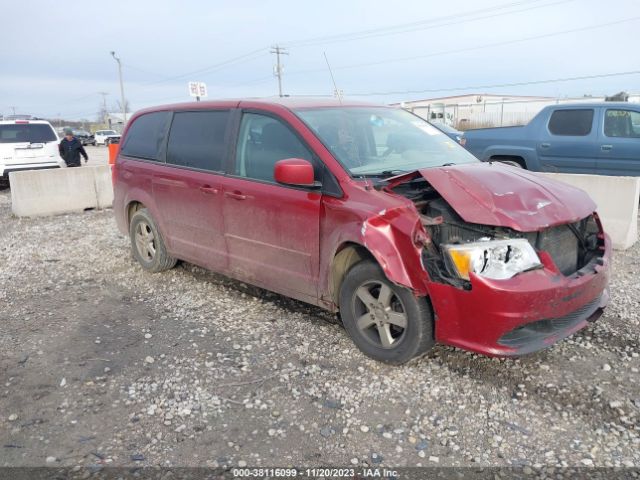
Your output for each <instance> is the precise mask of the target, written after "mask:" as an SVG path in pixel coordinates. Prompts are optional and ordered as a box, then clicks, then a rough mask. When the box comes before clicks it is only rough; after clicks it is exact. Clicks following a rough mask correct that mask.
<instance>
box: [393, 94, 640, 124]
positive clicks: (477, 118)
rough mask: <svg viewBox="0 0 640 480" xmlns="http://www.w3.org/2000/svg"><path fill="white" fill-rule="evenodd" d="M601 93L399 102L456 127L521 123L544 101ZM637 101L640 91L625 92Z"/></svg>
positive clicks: (591, 99) (588, 99)
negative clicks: (567, 96)
mask: <svg viewBox="0 0 640 480" xmlns="http://www.w3.org/2000/svg"><path fill="white" fill-rule="evenodd" d="M604 100H605V97H592V96H585V97H578V98H554V97H535V96H522V95H496V94H488V93H474V94H466V95H456V96H451V97H438V98H429V99H425V100H412V101H407V102H402V103H400V104H395V105H400V106H402V107H403V108H406V109H407V110H409V111H411V112H413V113H415V114H416V115H419V116H421V117H423V118H425V119H427V120H429V121H430V122H441V123H446V124H447V125H451V126H453V127H456V128H458V129H460V130H467V129H469V128H482V127H493V126H497V127H499V126H508V125H524V124H525V123H527V122H528V121H529V120H531V119H532V118H533V117H534V116H535V115H536V114H537V113H538V112H539V111H540V110H542V109H543V108H544V107H546V106H547V105H553V104H557V103H575V102H594V101H596V102H597V101H604ZM628 101H630V102H640V94H631V95H629V96H628Z"/></svg>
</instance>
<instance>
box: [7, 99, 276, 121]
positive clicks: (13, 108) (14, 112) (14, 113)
mask: <svg viewBox="0 0 640 480" xmlns="http://www.w3.org/2000/svg"><path fill="white" fill-rule="evenodd" d="M280 96H282V95H280ZM11 110H13V116H14V117H15V115H16V107H11Z"/></svg>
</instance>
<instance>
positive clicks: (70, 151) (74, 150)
mask: <svg viewBox="0 0 640 480" xmlns="http://www.w3.org/2000/svg"><path fill="white" fill-rule="evenodd" d="M58 150H59V151H60V156H61V157H62V159H63V160H64V163H66V164H67V167H79V166H80V155H82V156H83V157H84V163H87V162H88V161H89V156H88V155H87V152H86V151H85V149H84V147H83V146H82V142H81V141H80V140H78V139H77V138H76V137H74V136H73V130H71V129H70V128H65V129H64V138H63V139H62V141H61V142H60V145H58Z"/></svg>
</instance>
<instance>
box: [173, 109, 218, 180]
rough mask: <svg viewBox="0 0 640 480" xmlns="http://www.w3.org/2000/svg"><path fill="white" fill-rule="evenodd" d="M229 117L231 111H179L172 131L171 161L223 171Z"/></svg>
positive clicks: (174, 118)
mask: <svg viewBox="0 0 640 480" xmlns="http://www.w3.org/2000/svg"><path fill="white" fill-rule="evenodd" d="M228 120H229V112H228V111H214V112H176V113H175V114H174V115H173V122H172V123H171V132H170V133H169V144H168V146H167V163H171V164H173V165H181V166H184V167H192V168H199V169H201V170H212V171H221V170H223V169H224V154H225V151H226V145H225V141H224V140H225V132H226V130H227V124H228Z"/></svg>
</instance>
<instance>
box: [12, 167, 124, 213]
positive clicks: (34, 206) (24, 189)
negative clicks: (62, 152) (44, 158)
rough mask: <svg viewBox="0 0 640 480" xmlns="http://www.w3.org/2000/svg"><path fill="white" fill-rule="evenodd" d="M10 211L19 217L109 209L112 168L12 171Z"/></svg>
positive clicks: (110, 203)
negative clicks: (90, 209)
mask: <svg viewBox="0 0 640 480" xmlns="http://www.w3.org/2000/svg"><path fill="white" fill-rule="evenodd" d="M9 181H10V182H11V210H12V211H13V213H14V215H17V216H19V217H35V216H46V215H58V214H61V213H70V212H81V211H83V210H85V209H87V208H108V207H110V206H111V205H112V203H113V188H112V185H111V168H110V167H109V166H108V165H101V166H96V167H77V168H60V169H52V170H25V171H22V172H11V173H10V174H9Z"/></svg>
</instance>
